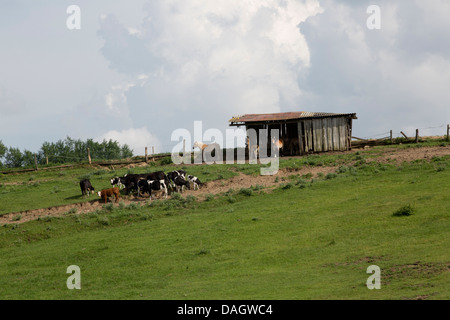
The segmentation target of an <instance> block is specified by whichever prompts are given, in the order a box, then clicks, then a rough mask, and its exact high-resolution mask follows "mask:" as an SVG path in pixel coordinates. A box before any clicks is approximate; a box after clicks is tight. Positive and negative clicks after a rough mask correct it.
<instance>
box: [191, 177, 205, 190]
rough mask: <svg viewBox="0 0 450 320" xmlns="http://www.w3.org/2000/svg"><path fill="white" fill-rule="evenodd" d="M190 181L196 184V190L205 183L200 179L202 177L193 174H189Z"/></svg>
mask: <svg viewBox="0 0 450 320" xmlns="http://www.w3.org/2000/svg"><path fill="white" fill-rule="evenodd" d="M188 181H189V183H190V184H192V185H193V186H194V190H195V188H197V190H198V189H200V186H202V185H203V183H202V182H201V181H200V179H199V178H197V177H195V176H193V175H188Z"/></svg>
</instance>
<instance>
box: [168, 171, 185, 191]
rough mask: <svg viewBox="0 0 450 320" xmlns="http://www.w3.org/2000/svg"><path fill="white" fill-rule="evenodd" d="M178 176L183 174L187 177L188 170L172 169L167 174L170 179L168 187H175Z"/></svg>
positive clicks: (183, 176)
mask: <svg viewBox="0 0 450 320" xmlns="http://www.w3.org/2000/svg"><path fill="white" fill-rule="evenodd" d="M178 176H181V177H182V178H183V179H186V171H185V170H176V171H171V172H169V173H168V174H167V179H168V180H169V181H168V184H169V185H168V187H170V188H171V189H175V187H176V186H175V181H174V179H175V178H176V177H178Z"/></svg>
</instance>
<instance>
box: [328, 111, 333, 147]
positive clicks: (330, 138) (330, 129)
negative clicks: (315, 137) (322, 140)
mask: <svg viewBox="0 0 450 320" xmlns="http://www.w3.org/2000/svg"><path fill="white" fill-rule="evenodd" d="M327 122H328V123H327V139H328V151H332V150H333V118H328V121H327Z"/></svg>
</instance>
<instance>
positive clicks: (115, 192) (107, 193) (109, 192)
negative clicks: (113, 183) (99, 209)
mask: <svg viewBox="0 0 450 320" xmlns="http://www.w3.org/2000/svg"><path fill="white" fill-rule="evenodd" d="M97 194H98V196H99V197H100V198H102V199H103V200H105V203H106V202H107V201H108V197H111V196H114V197H115V198H116V202H118V201H119V198H120V191H119V188H117V187H115V188H110V189H103V190H102V191H99V192H98V193H97Z"/></svg>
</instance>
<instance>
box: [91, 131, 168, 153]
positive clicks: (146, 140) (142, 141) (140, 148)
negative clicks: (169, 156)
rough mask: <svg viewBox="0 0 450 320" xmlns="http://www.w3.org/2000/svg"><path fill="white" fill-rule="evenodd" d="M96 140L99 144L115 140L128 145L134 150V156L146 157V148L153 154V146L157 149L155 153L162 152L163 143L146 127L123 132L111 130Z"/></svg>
mask: <svg viewBox="0 0 450 320" xmlns="http://www.w3.org/2000/svg"><path fill="white" fill-rule="evenodd" d="M95 140H96V141H99V142H101V141H103V140H106V141H109V140H113V141H117V142H119V144H121V145H124V144H127V145H128V146H129V147H130V148H131V149H132V150H133V154H134V155H144V154H145V147H148V153H151V147H152V146H153V147H155V148H156V150H155V152H161V150H159V151H158V149H159V147H160V146H161V143H160V142H159V140H158V138H156V137H155V136H154V135H153V134H151V133H150V132H149V131H148V129H147V128H146V127H143V128H138V129H134V128H130V129H125V130H121V131H118V130H110V131H108V132H106V133H104V134H102V135H101V136H100V137H98V138H97V139H95Z"/></svg>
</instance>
